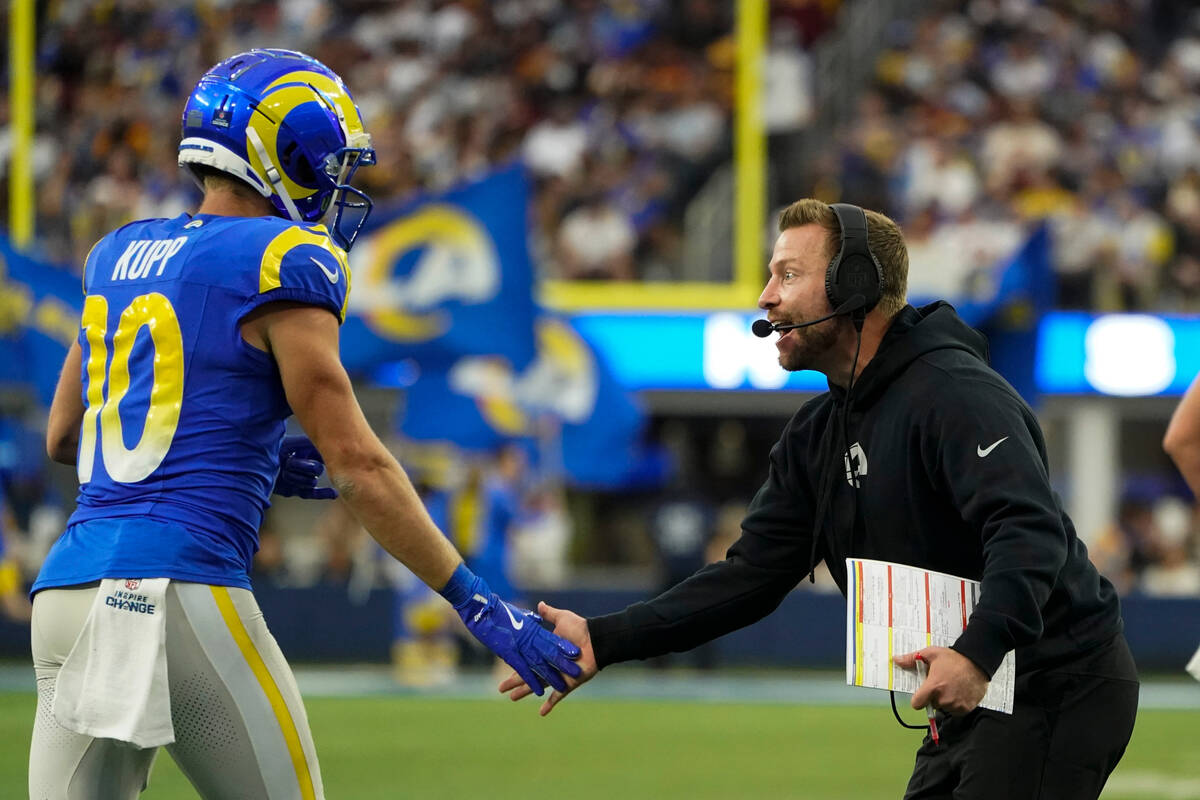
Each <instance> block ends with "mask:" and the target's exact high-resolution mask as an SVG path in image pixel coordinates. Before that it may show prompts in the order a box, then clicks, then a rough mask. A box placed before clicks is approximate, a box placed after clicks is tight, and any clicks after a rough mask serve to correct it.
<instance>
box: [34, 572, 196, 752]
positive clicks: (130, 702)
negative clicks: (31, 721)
mask: <svg viewBox="0 0 1200 800" xmlns="http://www.w3.org/2000/svg"><path fill="white" fill-rule="evenodd" d="M170 582H171V581H170V578H142V579H140V580H139V579H124V578H106V579H105V580H102V581H101V582H100V591H98V592H97V593H96V600H95V602H93V603H92V610H91V611H90V612H89V613H88V618H87V621H86V622H85V623H84V625H83V630H82V631H81V632H80V634H79V638H78V639H77V640H76V641H75V646H74V647H73V648H71V652H70V654H68V655H67V660H66V662H64V663H63V665H62V669H61V670H59V673H58V685H57V687H56V689H55V693H54V717H55V719H57V720H58V721H59V723H60V724H61V725H62V726H63V727H65V728H67V729H69V730H73V731H76V732H77V733H82V734H86V735H88V736H94V737H97V738H103V739H118V740H120V741H123V742H130V743H132V744H134V745H136V746H138V747H143V748H145V747H157V746H159V745H164V744H170V743H172V742H174V741H175V728H174V726H173V725H172V724H171V695H170V691H169V688H168V686H167V648H166V643H167V641H166V640H167V635H166V634H167V626H166V612H167V608H166V602H165V600H166V595H167V585H168V584H169V583H170Z"/></svg>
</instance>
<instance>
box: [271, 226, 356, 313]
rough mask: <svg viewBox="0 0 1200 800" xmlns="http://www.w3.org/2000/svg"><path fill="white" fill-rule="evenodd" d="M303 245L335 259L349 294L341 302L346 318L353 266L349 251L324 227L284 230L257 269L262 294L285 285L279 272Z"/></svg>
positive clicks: (293, 227)
mask: <svg viewBox="0 0 1200 800" xmlns="http://www.w3.org/2000/svg"><path fill="white" fill-rule="evenodd" d="M301 245H314V246H316V247H319V248H321V249H322V250H324V251H326V252H327V253H329V254H330V255H332V256H333V257H334V259H335V260H336V261H337V263H338V268H339V269H340V270H341V275H342V278H344V279H345V281H346V293H345V296H344V297H343V299H342V310H341V317H342V319H343V320H344V319H345V318H346V305H347V303H349V301H350V264H349V259H348V257H347V255H346V251H345V250H343V249H342V248H340V247H338V246H337V245H335V244H334V243H333V240H332V239H330V238H329V232H328V231H327V230H326V229H325V226H324V225H311V226H308V227H304V226H300V225H293V226H291V227H289V228H287V229H285V230H284V231H283V232H282V233H280V234H279V235H278V236H276V237H275V238H274V239H272V240H271V241H270V243H268V244H267V247H266V249H265V250H264V251H263V255H262V263H261V264H260V265H259V268H258V291H259V294H262V293H263V292H269V291H271V290H272V289H278V288H279V287H281V286H282V285H283V283H282V281H281V279H280V275H279V270H280V267H281V265H282V264H283V259H284V256H286V255H287V254H288V253H290V252H291V251H292V250H294V249H295V248H297V247H300V246H301Z"/></svg>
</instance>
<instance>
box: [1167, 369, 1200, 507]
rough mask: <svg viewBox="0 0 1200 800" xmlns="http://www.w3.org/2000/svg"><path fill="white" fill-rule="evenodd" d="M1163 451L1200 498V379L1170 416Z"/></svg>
mask: <svg viewBox="0 0 1200 800" xmlns="http://www.w3.org/2000/svg"><path fill="white" fill-rule="evenodd" d="M1163 449H1164V450H1166V451H1167V455H1169V456H1170V457H1171V460H1172V461H1174V462H1175V466H1177V467H1179V471H1180V472H1181V473H1182V474H1183V479H1184V480H1185V481H1187V485H1188V487H1190V488H1191V490H1192V491H1193V492H1195V493H1197V494H1200V378H1197V379H1196V380H1194V381H1192V385H1191V386H1189V387H1188V390H1187V393H1186V394H1185V395H1184V396H1183V400H1181V401H1180V402H1179V407H1178V408H1176V409H1175V413H1174V414H1172V415H1171V422H1170V424H1169V425H1167V433H1166V436H1164V437H1163Z"/></svg>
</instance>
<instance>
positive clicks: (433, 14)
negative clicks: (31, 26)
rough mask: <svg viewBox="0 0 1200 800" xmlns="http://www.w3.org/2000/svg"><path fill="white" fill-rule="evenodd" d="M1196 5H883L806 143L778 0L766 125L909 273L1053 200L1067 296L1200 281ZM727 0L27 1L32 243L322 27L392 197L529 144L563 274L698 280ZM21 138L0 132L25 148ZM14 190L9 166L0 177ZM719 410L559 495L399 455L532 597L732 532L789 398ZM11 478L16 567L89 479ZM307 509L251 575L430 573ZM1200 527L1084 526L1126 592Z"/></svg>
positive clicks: (1154, 298)
mask: <svg viewBox="0 0 1200 800" xmlns="http://www.w3.org/2000/svg"><path fill="white" fill-rule="evenodd" d="M1192 5H1193V3H1191V2H1185V1H1184V0H1153V1H1151V0H1146V1H1144V2H1143V1H1139V0H1095V1H1094V2H1082V0H1046V1H1045V2H1033V0H969V2H953V3H951V2H936V3H928V4H924V6H923V8H924V9H925V10H924V11H923V12H922V15H921V16H920V17H918V18H915V19H911V20H897V21H894V22H892V23H891V24H890V25H889V26H888V28H887V34H886V36H887V40H886V42H885V46H884V50H883V52H882V53H881V54H880V56H879V58H878V61H877V63H876V65H875V70H874V78H873V80H872V83H871V86H870V88H869V90H868V91H867V92H865V93H864V94H863V95H862V97H861V99H860V100H859V102H858V106H857V111H856V113H855V114H854V116H853V119H852V120H851V121H850V122H849V123H848V124H847V125H846V126H844V128H842V129H840V130H838V131H836V132H835V135H834V136H832V137H829V138H828V139H827V140H826V141H824V142H822V143H821V144H820V146H817V147H804V148H796V147H786V146H785V147H780V148H775V147H774V145H775V144H777V143H779V141H780V140H781V139H782V140H786V139H788V138H789V137H795V139H796V140H797V141H803V136H804V131H805V128H806V126H807V125H808V124H809V123H810V122H811V121H812V119H813V117H814V114H818V113H819V109H814V108H813V107H812V92H811V85H812V82H813V81H814V80H815V78H814V76H813V72H812V62H811V61H810V60H809V59H808V55H807V54H808V53H809V52H810V51H811V49H812V48H813V47H814V45H815V44H817V43H819V42H820V41H821V40H822V38H823V37H824V36H825V35H826V34H827V33H828V32H829V30H830V29H831V27H832V26H833V25H834V23H835V20H836V15H837V10H838V6H839V2H837V0H774V2H772V4H771V36H770V47H769V51H768V57H767V62H766V72H767V79H768V84H767V87H766V91H767V103H766V109H765V111H766V119H767V124H768V127H769V130H770V132H771V134H772V144H773V151H776V152H786V153H790V154H791V155H792V157H793V158H794V159H796V163H791V162H787V163H778V162H777V163H774V164H772V169H774V170H782V171H789V172H790V171H793V170H794V171H795V172H796V174H798V175H802V176H803V180H801V181H800V183H804V182H807V185H808V186H809V187H810V191H811V193H812V194H814V195H815V196H818V197H822V198H824V199H828V200H835V199H842V198H847V199H853V200H854V201H856V202H859V203H861V204H863V205H866V206H870V207H874V208H879V209H882V210H884V211H886V212H888V213H889V214H890V215H892V216H893V217H895V218H896V219H897V220H898V221H899V222H901V224H902V225H903V227H904V229H905V231H906V235H907V237H908V241H909V247H910V253H911V261H912V265H913V266H912V270H911V273H910V281H911V291H912V293H913V294H914V295H924V296H928V295H941V296H962V295H976V294H986V293H987V292H988V291H989V290H990V289H991V288H992V287H991V285H990V283H989V281H990V279H991V277H992V270H991V268H992V267H993V265H994V264H996V263H997V262H998V261H1000V260H1002V259H1003V258H1004V256H1006V255H1008V254H1009V253H1011V252H1012V251H1013V250H1014V249H1015V248H1016V247H1017V246H1018V245H1019V244H1020V243H1021V241H1022V240H1023V239H1024V237H1025V236H1026V235H1027V234H1028V231H1029V230H1030V228H1031V226H1032V225H1033V224H1034V223H1035V222H1036V221H1038V220H1041V219H1046V220H1048V222H1049V224H1050V225H1051V226H1052V229H1053V231H1054V234H1055V236H1054V242H1055V253H1054V258H1053V262H1054V269H1055V275H1056V282H1057V301H1058V305H1059V306H1061V307H1067V308H1092V309H1101V310H1141V309H1154V310H1175V311H1193V312H1194V311H1200V12H1197V11H1196V10H1194V9H1193V8H1192ZM733 6H734V4H733V3H730V2H724V1H723V0H406V1H405V2H383V0H343V1H342V2H335V1H334V0H288V2H283V1H282V0H254V1H253V2H233V1H232V0H195V1H194V2H176V3H169V4H168V3H160V2H155V1H154V0H109V1H108V2H88V1H86V0H58V2H54V3H44V4H38V14H39V19H38V28H39V38H38V53H37V58H38V84H37V103H36V106H37V114H38V124H37V136H36V145H35V154H34V164H33V167H34V172H35V180H36V184H37V195H36V202H37V214H38V235H39V242H38V244H39V247H41V248H42V249H43V251H44V252H45V253H47V254H48V255H50V256H51V257H52V258H54V259H55V260H59V261H64V262H69V263H74V264H75V265H76V266H78V265H79V264H81V263H82V259H83V257H84V255H85V254H86V252H87V250H88V249H89V248H90V247H91V245H92V243H93V242H94V241H95V240H96V239H97V238H98V237H99V236H101V235H102V234H103V233H105V232H107V231H108V230H110V229H112V228H114V227H116V226H118V225H120V224H123V223H124V222H126V221H128V220H130V219H135V218H139V217H147V216H173V215H175V214H178V213H181V212H183V211H185V210H188V209H191V208H194V207H195V204H196V202H197V200H198V194H197V190H196V187H195V186H194V185H193V184H192V183H191V182H190V179H188V178H186V177H185V176H184V174H183V173H182V172H181V171H180V170H179V169H178V168H177V167H176V145H177V142H178V135H179V114H180V110H181V108H182V104H183V99H184V97H185V95H186V93H187V91H188V90H189V89H190V87H191V86H192V84H193V83H194V82H195V81H196V79H197V78H198V77H199V76H200V75H201V74H202V73H203V71H204V70H205V69H207V68H208V67H209V66H211V65H212V64H214V63H216V62H217V61H219V60H220V59H221V58H223V57H225V56H228V55H230V54H232V53H235V52H238V51H242V50H246V49H249V48H251V47H289V48H296V49H302V50H305V51H307V52H310V53H312V54H313V55H315V56H316V57H318V58H320V59H321V60H322V61H324V62H325V63H327V64H328V65H329V66H330V67H332V68H333V69H334V70H336V71H338V72H339V73H340V74H341V75H342V76H343V77H344V78H345V79H346V80H347V82H348V84H349V85H350V86H351V88H352V89H353V91H354V93H355V96H356V98H357V100H358V102H359V105H360V107H361V109H362V111H363V113H364V116H365V118H366V120H367V124H368V129H369V130H370V131H372V133H373V135H374V138H375V143H376V147H377V150H378V154H379V162H378V165H377V166H375V167H374V168H372V169H369V170H364V171H363V172H362V173H361V177H362V180H363V187H364V188H365V189H367V191H368V192H369V193H370V194H372V196H373V197H374V198H375V199H376V201H377V202H381V203H387V202H389V201H397V202H398V201H401V200H403V199H404V198H407V197H410V196H412V195H413V194H414V193H417V192H420V191H438V190H441V189H445V188H447V187H449V186H451V185H453V184H455V183H458V182H460V181H463V180H466V179H469V178H471V177H473V176H477V175H481V174H483V173H485V172H486V171H488V170H489V169H491V168H493V167H494V166H496V165H499V164H503V163H506V162H509V161H511V160H514V159H521V160H522V161H523V162H524V163H525V164H526V165H527V166H528V169H529V172H530V174H531V175H532V176H533V179H534V181H535V188H536V191H535V195H534V198H535V199H534V203H533V207H532V208H531V210H530V213H531V223H532V226H531V230H532V233H533V236H532V237H531V238H532V241H533V244H534V252H535V256H536V259H537V262H538V263H539V265H540V269H541V271H542V274H543V276H544V277H551V278H571V279H637V280H673V279H686V278H688V277H689V273H688V268H687V264H686V263H684V262H685V260H684V258H683V248H682V243H681V239H682V236H683V229H684V228H683V220H684V215H685V211H686V209H687V207H688V204H689V202H690V201H691V200H692V198H693V197H694V196H695V194H696V193H697V191H698V190H699V189H700V187H702V186H703V185H704V184H705V182H706V181H708V180H709V178H710V177H711V176H712V175H713V173H714V170H716V169H717V168H718V167H719V166H720V165H721V164H722V163H725V162H727V161H728V160H729V158H730V152H731V145H730V140H731V114H732V82H733V70H734V41H733V31H732V26H733V20H732V14H733ZM826 77H829V76H826ZM7 113H8V111H7V102H3V103H0V115H6V114H7ZM5 121H7V120H5ZM785 144H786V142H785ZM10 147H11V142H10V141H9V139H8V138H7V137H5V138H3V139H0V156H3V157H2V158H0V168H2V169H4V170H5V173H6V172H7V154H8V152H9V151H10ZM7 198H8V193H7V192H6V191H4V192H0V203H6V202H7ZM787 199H790V198H773V200H775V201H779V202H782V201H784V200H787ZM705 425H706V426H708V427H709V428H712V430H711V432H710V433H705V434H704V436H705V437H710V438H711V441H709V442H708V443H707V444H706V445H705V449H704V452H703V453H694V452H693V453H678V454H677V457H676V459H675V460H676V463H678V464H702V465H703V466H702V467H700V468H698V470H697V473H696V474H694V475H690V476H688V475H680V476H678V482H677V484H676V485H675V486H674V487H671V488H670V489H668V490H667V491H665V492H663V493H661V495H657V496H655V497H653V498H646V499H645V502H644V503H632V504H631V503H630V502H629V501H628V498H626V497H609V498H605V497H592V498H590V499H580V500H579V502H580V503H581V504H582V505H581V506H580V507H577V508H570V509H569V508H568V497H567V495H565V493H564V491H563V489H562V487H560V486H548V485H545V484H543V483H540V482H539V481H537V480H535V479H533V478H531V477H530V476H529V475H527V474H525V473H524V472H523V469H524V468H523V467H522V466H520V465H514V463H513V462H512V461H511V460H510V459H511V457H512V454H511V453H497V454H493V455H492V456H490V457H488V458H482V459H479V460H475V461H471V462H461V461H460V462H455V463H450V464H442V465H440V466H439V465H434V466H430V465H426V464H420V463H414V462H412V461H409V460H407V458H406V466H409V467H411V468H412V469H413V474H414V475H415V476H416V478H417V481H418V483H419V484H420V486H419V488H420V489H421V491H422V493H423V495H424V496H425V497H426V500H427V506H428V507H429V508H430V511H431V514H434V515H435V517H438V521H439V522H440V523H441V524H442V527H443V529H444V530H446V531H447V532H448V535H450V536H451V538H453V539H454V541H455V543H456V545H458V546H459V547H460V549H462V550H463V552H465V553H467V554H468V555H469V556H470V557H471V558H473V559H476V560H477V562H478V563H477V567H478V568H479V569H480V571H481V572H485V573H487V574H488V575H489V577H490V578H491V579H492V580H493V586H494V587H495V586H496V584H497V583H499V582H500V581H503V582H504V583H509V584H511V585H512V587H513V589H514V592H513V594H514V595H516V596H520V593H521V591H520V590H521V589H522V587H524V586H540V587H546V586H554V585H556V584H558V583H560V582H561V581H562V580H564V576H565V575H566V573H567V570H568V563H572V564H576V565H578V564H592V563H607V564H610V565H611V564H622V563H624V564H628V563H656V564H657V565H658V569H659V570H660V578H661V580H662V582H663V584H664V585H665V584H666V583H667V582H671V581H673V580H674V579H675V578H677V577H678V576H680V575H682V574H685V573H687V572H690V571H691V570H692V569H694V568H695V567H696V566H698V565H699V564H701V563H704V561H706V560H712V559H714V558H717V557H719V556H720V555H721V554H722V553H723V552H724V548H725V546H727V545H728V543H729V541H730V540H731V538H732V537H735V536H736V535H737V521H738V519H739V517H740V512H741V509H742V508H744V505H745V503H746V502H747V500H748V498H749V497H750V496H751V494H752V492H753V491H754V488H755V486H754V485H755V483H756V482H757V479H758V477H759V476H758V473H757V470H758V467H759V465H760V463H761V454H762V453H765V452H766V450H767V448H768V447H769V445H770V441H771V440H772V439H773V437H774V436H776V435H777V433H778V430H777V429H778V425H777V424H776V423H775V422H773V421H772V422H771V423H770V425H769V428H770V430H769V431H767V432H766V433H764V436H765V437H766V438H765V439H763V440H762V441H758V440H756V439H753V438H752V439H750V440H747V437H746V433H745V430H744V429H743V428H742V427H740V425H739V423H736V422H733V421H729V422H723V423H721V424H720V425H716V426H712V425H709V421H707V420H706V421H705ZM658 434H659V438H660V439H661V440H662V441H663V442H664V443H666V444H667V445H668V446H671V440H677V441H676V444H677V445H678V446H679V447H680V448H682V447H683V446H684V444H686V443H687V442H691V443H693V445H694V444H695V442H696V441H698V438H697V436H696V435H695V429H691V428H689V429H686V430H683V431H678V430H676V431H674V432H672V431H670V430H660V431H658ZM706 441H707V438H706ZM35 444H36V443H35ZM0 445H2V446H0V470H2V469H3V468H4V464H5V463H7V464H8V465H9V468H10V470H11V468H12V466H13V465H20V464H36V463H42V460H43V459H42V458H41V455H40V453H39V452H37V447H34V450H31V451H30V453H32V454H28V453H27V454H24V455H21V454H18V455H13V453H14V452H16V451H15V450H13V448H14V447H16V445H13V446H9V445H4V443H3V442H0ZM22 446H23V445H22ZM6 447H7V448H8V449H5V448H6ZM38 447H40V445H38ZM18 449H19V448H18ZM68 478H69V475H68ZM739 480H740V481H743V482H746V484H747V485H744V486H743V485H741V484H739V483H737V481H739ZM65 483H69V481H66V482H65ZM4 486H5V488H6V489H7V494H8V497H7V502H5V503H0V505H3V506H4V507H5V508H6V509H7V510H6V511H3V512H0V513H2V514H3V515H4V516H3V521H4V523H5V524H4V533H3V534H2V536H3V541H6V542H7V543H8V545H9V547H8V549H7V552H5V551H0V556H3V558H4V561H0V588H4V587H6V586H8V585H9V584H12V583H13V581H12V579H11V575H12V567H11V566H9V567H5V566H4V564H5V563H8V564H10V565H11V564H13V563H16V564H19V565H20V568H21V571H22V572H23V573H24V574H25V576H26V578H27V577H28V576H29V575H30V574H31V572H32V570H34V569H36V565H37V563H38V562H39V561H40V554H44V552H45V549H46V548H48V547H49V543H50V541H52V540H53V538H54V537H55V536H57V534H58V533H59V532H61V530H62V523H63V521H64V519H65V516H64V509H65V508H68V507H69V505H70V503H69V495H70V491H69V490H68V489H64V488H62V487H57V488H56V486H55V485H54V484H53V482H52V481H49V480H47V479H45V478H44V477H43V478H38V477H36V476H33V475H27V474H25V473H23V472H20V471H18V472H15V473H14V472H11V471H10V473H8V474H7V476H6V477H5V479H4ZM295 508H296V506H295V505H294V504H293V501H284V502H280V503H277V504H276V507H275V508H274V509H273V511H272V514H271V516H270V517H269V518H268V520H267V524H266V525H265V526H264V530H263V534H262V549H261V551H260V553H259V558H258V561H257V563H256V571H257V574H256V580H270V581H275V582H278V583H282V584H289V585H307V584H312V583H318V582H324V583H334V584H339V585H343V584H344V585H346V586H347V587H350V588H351V590H352V591H358V590H360V589H361V590H365V589H369V588H371V587H372V586H375V585H378V584H380V583H381V582H384V583H389V582H390V584H391V585H394V586H395V587H396V589H397V592H398V593H400V594H402V595H403V594H404V593H405V592H412V591H416V590H414V589H413V587H412V585H411V581H410V580H409V579H408V578H405V577H404V576H402V575H396V574H390V573H388V572H387V571H386V570H385V569H384V568H383V567H382V566H381V564H382V563H383V562H384V559H381V558H380V557H379V553H378V550H377V548H375V546H374V545H373V544H372V543H371V541H370V540H369V538H368V537H366V536H365V534H364V533H363V532H362V531H361V529H360V528H359V527H358V526H357V524H356V523H354V521H353V519H352V518H350V516H349V515H348V514H347V513H346V512H345V510H344V508H342V507H341V505H340V504H332V505H330V506H329V507H328V508H326V509H325V511H326V513H325V515H324V516H322V517H321V519H320V520H319V521H318V523H317V524H316V525H315V526H312V525H311V524H308V523H302V524H299V525H297V524H296V523H295V519H299V517H297V518H291V517H289V514H302V515H307V514H308V513H309V512H307V511H305V512H297V511H295ZM289 509H290V510H289ZM439 515H440V516H439ZM295 528H301V529H303V530H309V529H310V528H311V535H308V536H297V535H293V532H294V529H295ZM285 531H287V532H288V533H287V535H284V532H285ZM1198 531H1200V520H1198V517H1197V514H1196V511H1195V509H1194V508H1193V507H1192V506H1190V505H1186V504H1184V503H1183V501H1180V500H1177V499H1174V498H1172V497H1166V498H1165V499H1164V498H1163V497H1162V496H1161V495H1159V496H1156V497H1140V496H1133V497H1130V498H1127V500H1126V502H1124V503H1123V504H1122V506H1121V513H1120V515H1119V518H1118V519H1117V520H1116V521H1115V522H1114V524H1113V526H1112V527H1111V529H1110V530H1108V531H1105V532H1103V533H1102V534H1101V535H1099V536H1098V537H1096V538H1095V539H1094V542H1095V543H1094V545H1093V546H1092V549H1093V556H1094V558H1095V559H1096V561H1097V563H1098V564H1100V565H1101V567H1102V569H1103V570H1104V571H1105V573H1106V574H1108V575H1109V576H1110V577H1111V578H1113V579H1114V581H1115V582H1117V583H1118V585H1119V588H1120V589H1121V590H1122V591H1125V592H1128V591H1137V590H1141V591H1146V592H1154V593H1163V594H1200V532H1198ZM1083 533H1084V535H1085V537H1086V536H1088V534H1089V533H1090V532H1083ZM5 569H8V572H7V573H6V572H5ZM6 575H7V576H8V577H7V578H6V577H5V576H6ZM406 581H407V582H406ZM502 593H503V592H502ZM11 594H13V592H11V591H8V592H0V596H4V595H11ZM418 594H419V592H418ZM406 596H407V595H406ZM414 597H415V595H414ZM4 602H7V601H4ZM414 603H415V606H414V607H420V598H419V597H416V599H415V600H414ZM10 612H11V613H19V612H21V607H20V605H19V604H17V605H16V606H14V607H13V609H11V610H10ZM398 619H400V620H401V622H398V626H399V627H398V634H397V635H398V636H400V635H401V634H404V635H406V636H407V635H409V634H411V632H412V631H422V630H425V629H426V628H427V627H428V620H426V621H425V622H422V621H421V620H422V619H425V618H424V617H422V616H421V615H420V614H416V615H415V616H413V617H412V618H411V619H408V618H406V617H404V616H403V615H398ZM405 619H408V621H406V622H405V621H403V620H405ZM405 631H407V632H408V633H404V632H405ZM410 638H411V636H410Z"/></svg>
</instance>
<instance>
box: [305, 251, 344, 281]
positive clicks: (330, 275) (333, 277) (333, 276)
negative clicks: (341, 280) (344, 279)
mask: <svg viewBox="0 0 1200 800" xmlns="http://www.w3.org/2000/svg"><path fill="white" fill-rule="evenodd" d="M308 260H309V261H311V262H313V263H314V264H316V265H317V266H318V267H320V268H321V272H324V273H325V277H326V278H329V282H330V283H337V282H338V272H337V270H334V271H332V272H331V271H330V270H329V267H327V266H325V265H324V264H322V263H321V262H320V261H318V260H317V259H316V258H315V257H313V256H309V257H308Z"/></svg>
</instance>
